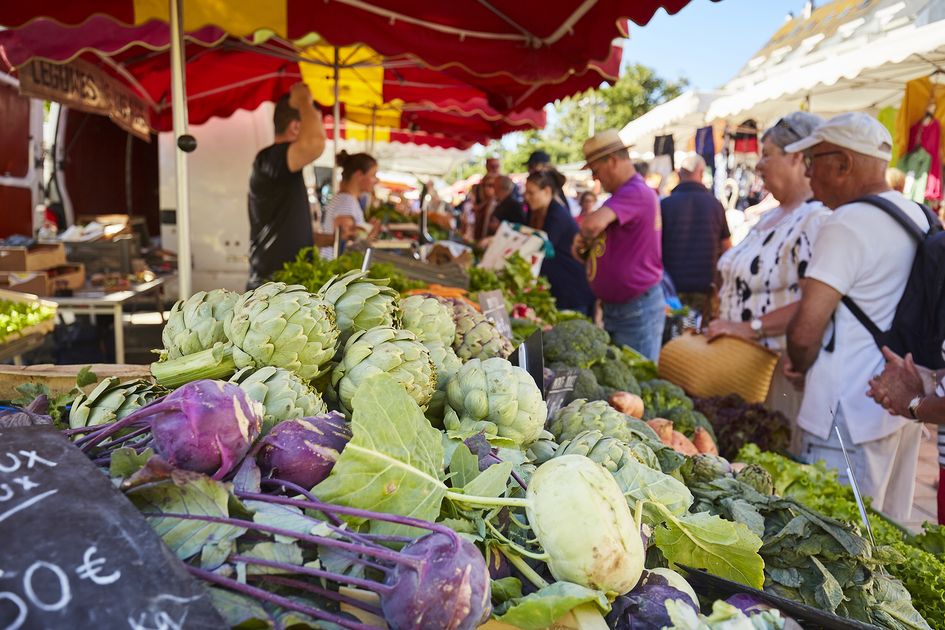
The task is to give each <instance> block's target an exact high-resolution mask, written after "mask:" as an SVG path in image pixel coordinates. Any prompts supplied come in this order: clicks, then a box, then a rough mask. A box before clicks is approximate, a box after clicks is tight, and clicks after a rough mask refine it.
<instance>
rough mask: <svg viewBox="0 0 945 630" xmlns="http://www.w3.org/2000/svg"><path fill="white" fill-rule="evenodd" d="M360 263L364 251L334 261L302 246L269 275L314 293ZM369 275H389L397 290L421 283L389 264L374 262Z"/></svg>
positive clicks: (350, 253) (386, 276)
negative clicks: (293, 255) (333, 278)
mask: <svg viewBox="0 0 945 630" xmlns="http://www.w3.org/2000/svg"><path fill="white" fill-rule="evenodd" d="M363 262H364V254H362V253H361V252H356V251H349V252H345V253H344V254H342V255H341V256H339V257H338V258H336V259H334V260H323V259H322V258H321V257H320V256H319V254H318V248H317V247H311V248H306V249H302V250H300V251H299V253H298V255H297V256H296V257H295V260H293V261H292V262H288V263H286V264H285V266H284V267H283V268H282V269H281V270H279V271H277V272H276V273H275V274H273V278H272V279H273V280H275V281H276V282H285V283H286V284H301V285H302V286H304V287H305V288H306V289H308V290H309V291H311V292H313V293H316V292H318V290H319V289H321V288H322V287H323V286H324V285H325V283H326V282H328V281H329V280H331V278H332V277H333V276H340V275H343V274H345V273H347V272H348V271H351V270H352V269H360V268H361V264H362V263H363ZM370 272H371V276H373V277H377V278H390V284H389V285H388V286H390V287H391V288H392V289H394V290H395V291H397V292H398V293H403V292H405V291H409V290H411V289H420V288H423V287H424V286H425V285H424V283H423V282H420V281H417V280H411V279H409V278H407V277H406V276H405V275H404V274H402V273H401V272H400V271H399V270H398V269H397V268H396V267H395V266H394V265H391V264H389V263H374V264H373V265H371V267H370Z"/></svg>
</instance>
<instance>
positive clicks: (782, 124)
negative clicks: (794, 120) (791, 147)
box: [774, 117, 804, 140]
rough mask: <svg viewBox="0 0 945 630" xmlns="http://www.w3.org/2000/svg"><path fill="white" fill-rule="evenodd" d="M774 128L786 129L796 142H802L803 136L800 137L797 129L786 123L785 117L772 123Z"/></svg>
mask: <svg viewBox="0 0 945 630" xmlns="http://www.w3.org/2000/svg"><path fill="white" fill-rule="evenodd" d="M774 126H775V127H780V128H782V129H787V130H788V131H789V132H791V134H792V135H793V136H794V137H795V138H797V139H798V140H802V139H803V138H804V136H802V135H801V134H799V133H798V132H797V129H795V128H794V127H792V126H791V123H789V122H788V120H787V117H785V118H782V119H781V120H779V121H778V122H776V123H774Z"/></svg>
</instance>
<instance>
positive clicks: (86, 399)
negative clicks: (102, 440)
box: [69, 376, 167, 429]
mask: <svg viewBox="0 0 945 630" xmlns="http://www.w3.org/2000/svg"><path fill="white" fill-rule="evenodd" d="M166 393H167V392H166V391H165V390H164V389H163V388H161V387H158V386H156V385H154V384H153V383H150V382H148V381H144V380H134V381H128V382H126V383H121V382H119V379H118V377H117V376H112V377H109V378H106V379H103V380H102V382H101V383H99V384H98V385H96V386H95V389H93V390H92V391H91V392H89V393H88V394H84V393H83V394H79V396H77V397H76V399H75V401H74V402H73V403H72V410H71V411H70V412H69V427H70V428H73V429H79V428H81V427H91V426H95V425H98V424H106V423H108V422H114V421H116V420H121V419H122V418H124V417H125V416H127V415H128V414H130V413H131V412H132V411H135V410H136V409H138V408H140V407H143V406H145V405H147V404H148V403H150V402H152V401H154V400H155V399H156V398H159V397H160V396H163V395H164V394H166Z"/></svg>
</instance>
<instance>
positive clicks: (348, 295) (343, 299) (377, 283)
mask: <svg viewBox="0 0 945 630" xmlns="http://www.w3.org/2000/svg"><path fill="white" fill-rule="evenodd" d="M388 283H390V280H389V279H386V278H385V279H381V278H368V277H367V272H365V271H359V270H357V269H353V270H351V271H349V272H348V273H346V274H344V275H341V276H334V277H332V278H331V280H329V281H328V282H326V283H325V285H324V286H323V287H322V288H321V289H319V291H318V292H319V294H320V295H322V296H324V298H325V300H326V301H327V302H328V303H329V304H331V305H332V306H334V307H335V316H336V317H337V319H338V330H339V331H340V332H341V337H340V339H339V340H338V343H339V344H341V345H342V346H343V345H344V343H345V342H346V341H347V340H348V337H350V336H351V334H352V333H354V332H357V331H359V330H369V329H371V328H376V327H378V326H387V327H389V328H393V327H395V326H396V325H397V316H398V303H397V302H398V300H397V298H398V294H397V292H396V291H394V290H393V289H392V288H390V287H389V286H387V285H388Z"/></svg>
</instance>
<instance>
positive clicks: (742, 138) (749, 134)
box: [735, 118, 758, 153]
mask: <svg viewBox="0 0 945 630" xmlns="http://www.w3.org/2000/svg"><path fill="white" fill-rule="evenodd" d="M735 153H758V123H756V122H755V121H754V120H752V119H751V118H749V119H748V120H746V121H744V122H742V123H741V124H740V125H738V129H737V130H736V131H735Z"/></svg>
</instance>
